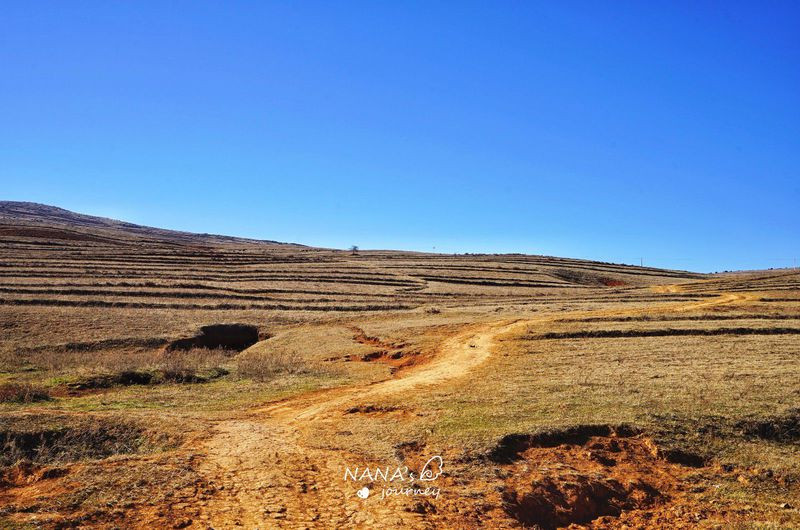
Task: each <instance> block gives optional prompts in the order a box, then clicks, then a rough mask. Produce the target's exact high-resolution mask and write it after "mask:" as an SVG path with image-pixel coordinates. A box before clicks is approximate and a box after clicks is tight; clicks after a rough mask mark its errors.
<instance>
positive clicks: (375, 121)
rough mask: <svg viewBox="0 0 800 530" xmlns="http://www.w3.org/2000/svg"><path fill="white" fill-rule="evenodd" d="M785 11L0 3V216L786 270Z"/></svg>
mask: <svg viewBox="0 0 800 530" xmlns="http://www.w3.org/2000/svg"><path fill="white" fill-rule="evenodd" d="M799 27H800V3H798V2H771V1H766V2H761V1H751V2H728V1H724V2H723V1H719V2H695V1H687V2H639V1H636V2H618V1H614V2H610V1H609V2H597V1H592V2H561V1H550V2H514V1H508V2H461V1H459V2H422V1H419V2H412V1H410V2H366V1H365V2H351V1H344V2H257V1H251V2H195V1H192V2H145V1H143V2H117V1H95V2H88V1H74V2H63V1H57V2H44V1H41V2H38V1H37V2H30V1H20V2H4V3H3V8H2V11H1V12H0V198H2V199H10V200H30V201H37V202H43V203H48V204H54V205H57V206H62V207H65V208H68V209H72V210H77V211H80V212H84V213H92V214H99V215H105V216H110V217H116V218H122V219H125V220H129V221H133V222H138V223H143V224H150V225H156V226H160V227H165V228H175V229H184V230H192V231H203V232H216V233H224V234H231V235H241V236H250V237H256V238H264V239H277V240H282V241H292V242H301V243H306V244H312V245H320V246H330V247H347V246H349V245H351V244H357V245H360V246H361V247H362V248H402V249H418V250H431V249H432V248H433V247H436V249H437V251H442V252H481V251H483V252H528V253H539V254H553V255H562V256H571V257H585V258H593V259H601V260H608V261H617V262H628V263H638V260H639V257H644V260H645V264H649V265H653V266H664V267H675V268H685V269H692V270H700V271H708V270H723V269H734V268H761V267H770V266H775V267H779V266H791V265H792V262H791V259H792V258H793V257H794V256H797V257H798V258H800V220H798V215H799V213H798V212H800V31H798V28H799Z"/></svg>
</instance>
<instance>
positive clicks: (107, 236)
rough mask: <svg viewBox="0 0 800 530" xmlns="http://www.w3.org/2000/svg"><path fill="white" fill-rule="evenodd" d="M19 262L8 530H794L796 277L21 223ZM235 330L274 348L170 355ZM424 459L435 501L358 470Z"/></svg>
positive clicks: (2, 381)
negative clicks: (363, 492)
mask: <svg viewBox="0 0 800 530" xmlns="http://www.w3.org/2000/svg"><path fill="white" fill-rule="evenodd" d="M0 257H2V259H0V335H1V336H2V337H3V340H2V342H0V370H2V371H0V445H2V446H3V457H2V461H0V465H2V469H1V471H0V527H3V525H5V526H6V527H24V526H25V525H29V526H30V527H40V526H44V527H69V526H87V527H108V528H113V527H197V528H208V527H214V528H227V527H235V526H237V525H240V526H243V527H255V526H261V527H281V526H285V527H303V526H306V527H311V528H314V527H359V526H360V527H371V526H378V525H383V526H386V527H392V526H395V525H397V526H399V525H401V524H402V525H404V526H406V527H412V528H417V527H418V528H429V527H457V528H470V527H481V526H484V527H496V528H513V527H519V526H539V527H542V528H551V527H559V526H567V525H569V524H576V525H582V526H588V527H597V528H613V527H623V526H625V525H627V526H629V527H660V528H667V527H671V528H672V527H685V528H694V527H742V528H764V527H767V528H779V527H792V526H798V525H800V514H799V513H798V509H797V508H798V506H800V489H799V488H800V486H798V485H799V484H800V464H799V462H800V458H798V457H800V445H799V444H800V408H798V407H800V377H798V376H800V274H798V272H796V271H766V272H754V273H748V274H723V275H710V276H703V275H697V274H692V273H686V272H681V271H663V270H659V269H653V268H642V267H630V266H623V265H614V264H607V263H597V262H588V261H580V260H568V259H561V258H548V257H542V256H522V255H498V256H495V255H459V256H443V255H429V254H415V253H403V252H360V253H358V254H357V255H353V254H351V253H349V252H341V251H333V250H324V249H311V248H306V247H300V246H291V245H279V244H272V243H257V242H247V241H239V240H234V241H227V240H208V239H202V238H195V239H193V238H191V237H188V236H186V237H183V236H181V238H180V239H177V240H174V239H170V238H169V237H167V236H165V235H164V234H153V233H149V232H142V233H139V232H136V233H133V234H132V233H125V232H121V231H120V230H118V229H116V228H114V227H107V226H104V227H101V228H96V227H94V228H93V227H91V226H90V227H87V226H79V227H67V225H65V224H64V223H57V222H51V223H50V224H44V223H39V224H35V223H32V222H31V221H30V220H29V219H28V220H25V222H20V223H17V224H14V223H11V222H9V221H6V224H5V225H3V224H2V223H0ZM218 323H242V324H251V325H255V326H257V327H258V331H259V335H260V336H259V341H258V342H256V343H255V344H254V345H252V346H250V347H249V348H247V349H244V350H243V351H236V350H232V349H229V348H226V347H224V346H223V347H219V348H211V349H205V348H193V349H188V350H185V351H184V350H172V349H170V344H172V343H173V341H176V340H178V339H184V338H186V337H192V336H193V335H195V334H196V333H197V330H198V329H199V328H200V326H204V325H211V324H218ZM431 454H440V455H442V456H443V457H444V458H445V460H446V462H447V469H446V471H447V473H446V474H445V476H444V477H443V478H442V481H443V482H442V484H443V486H442V489H443V494H442V496H441V497H440V498H438V499H424V500H422V501H420V500H418V499H414V498H406V499H394V500H392V501H391V502H385V503H381V502H380V501H379V500H376V501H375V502H372V501H371V500H370V502H369V503H364V502H362V501H360V500H359V499H357V498H356V497H355V496H354V494H353V493H354V492H353V491H351V489H352V488H347V487H344V486H345V485H344V484H342V482H341V477H340V476H339V475H340V472H341V470H342V466H344V465H345V464H347V463H354V462H355V463H357V462H364V463H366V462H371V463H385V464H387V465H388V464H389V463H391V464H392V465H399V464H406V465H415V464H416V463H418V462H419V461H420V459H423V458H424V457H425V456H426V455H431ZM545 485H546V486H547V487H546V488H545ZM581 499H583V500H581ZM587 499H588V500H587Z"/></svg>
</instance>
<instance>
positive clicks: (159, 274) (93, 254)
mask: <svg viewBox="0 0 800 530" xmlns="http://www.w3.org/2000/svg"><path fill="white" fill-rule="evenodd" d="M0 255H2V256H3V263H2V267H1V268H0V278H2V279H3V284H2V291H1V292H0V304H5V305H42V306H77V305H81V306H96V307H103V306H109V307H111V306H113V307H152V308H171V309H193V310H197V309H205V310H225V309H228V310H230V309H239V310H242V309H255V310H279V311H285V310H316V311H318V310H348V311H353V310H385V309H412V308H415V307H420V306H425V305H461V304H469V305H474V304H483V303H489V304H496V303H503V304H519V303H526V302H529V301H531V300H535V301H536V302H542V301H546V300H548V299H555V298H556V297H557V298H558V299H559V300H564V299H565V298H564V297H565V296H566V298H567V299H569V297H571V296H572V297H579V298H580V299H581V300H585V299H587V297H588V298H591V297H593V296H595V297H596V296H606V295H607V294H608V292H609V291H613V292H615V293H617V294H618V295H620V296H627V297H640V298H641V299H642V301H644V300H647V299H651V298H652V297H653V296H654V295H653V293H652V292H651V291H650V290H649V289H642V287H646V286H649V285H654V284H664V283H679V282H684V281H689V280H696V279H701V278H703V275H699V274H694V273H689V272H685V271H672V270H662V269H655V268H650V267H634V266H629V265H619V264H611V263H600V262H594V261H583V260H574V259H568V258H556V257H546V256H530V255H517V254H514V255H444V254H422V253H414V252H402V251H362V252H360V253H359V254H358V255H352V254H351V253H350V252H346V251H336V250H329V249H318V248H311V247H304V246H302V245H296V244H283V243H276V242H274V241H256V240H250V239H242V238H235V237H228V236H218V235H208V234H191V233H186V232H176V231H171V230H164V229H160V228H150V227H145V226H139V225H134V224H131V223H125V222H122V221H116V220H112V219H105V218H100V217H92V216H87V215H82V214H77V213H73V212H70V211H67V210H63V209H61V208H56V207H53V206H45V205H39V204H33V203H19V202H0ZM664 296H666V297H667V298H682V297H685V296H686V295H683V294H677V293H673V294H671V295H661V296H660V299H663V298H664Z"/></svg>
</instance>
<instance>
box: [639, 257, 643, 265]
mask: <svg viewBox="0 0 800 530" xmlns="http://www.w3.org/2000/svg"><path fill="white" fill-rule="evenodd" d="M639 266H640V267H644V258H639Z"/></svg>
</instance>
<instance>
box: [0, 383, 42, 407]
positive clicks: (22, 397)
mask: <svg viewBox="0 0 800 530" xmlns="http://www.w3.org/2000/svg"><path fill="white" fill-rule="evenodd" d="M48 400H50V393H49V392H48V391H47V389H45V388H41V387H37V386H33V385H31V384H29V383H4V384H2V385H0V403H35V402H37V401H48Z"/></svg>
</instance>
